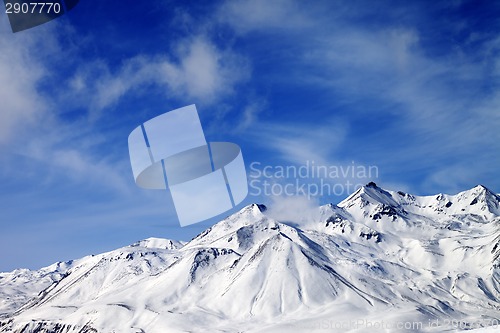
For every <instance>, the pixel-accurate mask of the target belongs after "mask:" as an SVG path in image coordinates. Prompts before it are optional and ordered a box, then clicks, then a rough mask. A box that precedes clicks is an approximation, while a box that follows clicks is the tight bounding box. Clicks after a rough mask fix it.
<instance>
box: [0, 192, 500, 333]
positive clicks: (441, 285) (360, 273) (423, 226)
mask: <svg viewBox="0 0 500 333" xmlns="http://www.w3.org/2000/svg"><path fill="white" fill-rule="evenodd" d="M266 210H267V208H266V207H265V206H263V205H257V204H253V205H250V206H247V207H245V208H243V209H242V210H241V211H240V212H238V213H236V214H234V215H232V216H230V217H228V218H226V219H225V220H222V221H221V222H219V223H217V224H215V225H214V226H212V227H211V228H209V229H208V230H206V231H204V232H203V233H201V234H200V235H198V236H197V237H195V238H194V239H192V240H191V241H190V242H188V243H183V242H178V241H172V240H165V239H156V238H151V239H147V240H143V241H140V242H137V243H135V244H133V245H131V246H128V247H124V248H121V249H117V250H114V251H111V252H108V253H103V254H100V255H96V256H89V257H85V258H82V259H79V260H74V261H71V262H65V263H56V264H54V265H52V266H49V267H46V268H43V269H41V270H39V271H28V270H16V271H13V272H10V273H1V274H0V313H2V314H1V315H0V332H19V333H20V332H27V333H28V332H54V333H63V332H64V333H66V332H80V333H85V332H99V333H101V332H106V333H108V332H120V333H129V332H130V333H138V332H147V333H155V332H161V333H165V332H455V331H462V330H470V331H471V332H477V333H488V332H497V331H500V270H499V267H500V197H499V196H498V195H496V194H494V193H493V192H491V191H490V190H488V189H487V188H485V187H483V186H477V187H474V188H472V189H470V190H468V191H464V192H461V193H458V194H457V195H445V194H438V195H434V196H426V197H419V196H414V195H411V194H408V193H403V192H393V191H387V190H384V189H382V188H380V187H378V186H377V185H376V184H374V183H370V184H368V185H366V186H364V187H362V188H361V189H359V190H358V191H357V192H355V193H353V194H352V195H351V196H349V197H348V198H347V199H345V200H344V201H342V202H341V203H339V204H338V205H332V204H330V205H325V206H321V207H318V209H317V211H316V212H315V214H314V215H315V216H314V217H312V218H308V219H303V218H301V217H297V219H296V220H287V221H277V220H274V219H272V218H271V217H270V216H269V214H267V213H266Z"/></svg>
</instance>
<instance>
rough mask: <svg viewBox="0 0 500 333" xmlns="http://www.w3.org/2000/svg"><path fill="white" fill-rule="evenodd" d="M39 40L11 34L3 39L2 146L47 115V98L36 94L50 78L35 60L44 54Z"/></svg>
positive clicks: (0, 72)
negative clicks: (43, 81) (39, 87)
mask: <svg viewBox="0 0 500 333" xmlns="http://www.w3.org/2000/svg"><path fill="white" fill-rule="evenodd" d="M38 38H41V36H40V35H39V34H38V35H37V34H30V35H14V34H12V33H10V34H8V33H4V34H2V38H0V50H1V51H0V87H1V89H0V100H1V104H2V105H1V112H0V144H6V143H8V142H9V141H10V140H12V139H13V138H14V137H15V136H16V135H17V136H19V135H20V134H21V132H20V131H22V130H23V128H24V129H28V128H30V127H31V126H34V125H36V123H37V122H38V121H40V120H41V119H42V117H44V116H45V115H46V111H47V101H46V98H45V97H44V96H42V95H41V94H40V93H39V92H38V90H37V85H38V84H39V83H40V81H41V80H42V79H43V78H44V76H46V75H47V72H46V70H45V68H44V67H43V65H41V63H40V61H39V60H38V57H37V56H36V55H37V54H38V55H41V54H44V53H45V51H44V50H43V45H41V43H40V42H38V41H37V39H38ZM48 38H50V37H48ZM22 133H24V131H22Z"/></svg>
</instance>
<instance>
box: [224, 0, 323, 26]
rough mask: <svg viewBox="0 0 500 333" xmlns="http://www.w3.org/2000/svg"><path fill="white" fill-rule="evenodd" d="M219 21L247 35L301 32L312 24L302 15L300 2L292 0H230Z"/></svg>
mask: <svg viewBox="0 0 500 333" xmlns="http://www.w3.org/2000/svg"><path fill="white" fill-rule="evenodd" d="M218 19H219V20H220V21H221V22H225V23H228V24H230V25H231V26H232V27H233V28H234V29H235V30H236V31H239V32H242V33H247V32H250V31H254V30H259V31H266V30H268V29H280V30H282V29H283V30H289V29H293V30H300V29H303V28H305V27H308V26H310V25H311V24H312V22H313V20H312V19H311V18H310V17H307V16H305V15H302V5H301V3H300V2H297V1H291V0H275V1H266V0H230V1H226V2H225V3H224V4H223V5H222V6H221V7H220V9H219V12H218Z"/></svg>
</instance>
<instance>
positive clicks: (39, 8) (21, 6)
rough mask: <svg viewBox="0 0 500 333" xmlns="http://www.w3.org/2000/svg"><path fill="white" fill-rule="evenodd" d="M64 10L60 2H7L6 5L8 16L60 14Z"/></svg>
mask: <svg viewBox="0 0 500 333" xmlns="http://www.w3.org/2000/svg"><path fill="white" fill-rule="evenodd" d="M62 10H63V9H62V8H61V4H60V3H58V2H24V3H9V2H7V3H6V4H5V13H7V14H59V13H60V12H61V11H62Z"/></svg>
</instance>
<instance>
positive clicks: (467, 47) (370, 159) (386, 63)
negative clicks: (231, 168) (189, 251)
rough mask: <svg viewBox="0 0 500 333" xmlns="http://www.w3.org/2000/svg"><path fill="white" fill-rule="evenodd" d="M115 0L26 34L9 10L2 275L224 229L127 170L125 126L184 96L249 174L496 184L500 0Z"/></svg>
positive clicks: (0, 145)
mask: <svg viewBox="0 0 500 333" xmlns="http://www.w3.org/2000/svg"><path fill="white" fill-rule="evenodd" d="M117 4H118V3H117V2H112V1H97V2H96V1H85V0H82V1H80V3H79V5H78V6H77V7H75V8H74V9H73V10H72V11H71V12H69V13H68V14H66V15H64V16H63V17H61V18H59V19H57V20H54V21H52V22H49V23H47V24H44V25H42V26H39V27H36V28H33V29H30V30H27V31H24V32H19V33H16V34H13V33H12V32H11V30H10V27H9V25H8V20H7V17H6V15H5V14H2V15H0V87H1V89H0V101H1V104H0V110H1V111H0V152H1V154H0V230H1V232H0V253H1V255H0V271H7V270H12V269H14V268H17V267H27V268H39V267H42V266H45V265H48V264H51V263H52V262H55V261H59V260H68V259H72V258H78V257H81V256H84V255H87V254H95V253H99V252H102V251H106V250H112V249H114V248H117V247H119V246H125V245H127V244H130V243H132V242H134V241H136V240H139V239H143V238H146V237H151V236H155V237H165V238H173V239H182V240H189V239H190V238H192V237H193V236H195V235H196V234H197V233H199V232H201V231H202V230H204V229H205V228H207V227H208V226H210V225H211V224H213V223H214V222H215V221H214V220H210V221H207V222H204V223H200V224H195V225H193V226H190V227H185V228H181V227H179V224H178V221H177V217H176V215H175V209H174V207H173V204H172V200H171V197H170V194H169V193H168V192H166V191H146V190H142V189H140V188H138V187H136V186H135V183H134V180H133V177H132V172H131V168H130V165H129V157H128V148H127V137H128V135H129V133H130V132H131V131H132V130H133V129H134V128H135V127H136V126H138V125H139V124H141V123H143V122H144V121H146V120H148V119H151V118H153V117H155V116H157V115H159V114H162V113H164V112H167V111H169V110H172V109H175V108H178V107H182V106H186V105H189V104H196V105H197V108H198V112H199V114H200V118H201V121H202V124H203V127H204V130H205V135H206V138H207V140H208V141H230V142H235V143H237V144H239V145H240V146H241V148H242V151H243V156H244V159H245V163H246V165H247V168H248V169H249V166H250V164H251V163H252V162H259V163H261V164H260V165H261V166H265V165H271V166H279V165H281V166H300V165H304V164H305V163H306V162H307V161H315V163H317V164H319V165H327V166H349V165H353V164H355V165H359V166H370V165H371V166H376V167H377V168H378V174H377V177H371V178H370V179H361V180H360V181H363V182H364V181H366V182H367V181H369V180H375V181H376V182H377V184H379V185H381V186H383V187H385V188H388V189H393V190H403V191H408V192H411V193H413V194H418V195H428V194H435V193H439V192H444V193H450V194H453V193H457V192H459V191H462V190H465V189H468V188H471V187H473V186H475V185H477V184H484V185H485V186H487V187H489V188H490V189H492V190H493V191H496V192H500V178H499V177H498V170H499V167H500V131H499V128H500V89H499V88H500V87H499V86H500V58H499V52H500V34H499V31H500V19H499V18H500V3H498V2H494V1H448V2H446V1H443V2H439V3H434V2H429V1H427V2H423V1H415V2H412V3H410V2H406V1H404V2H402V1H315V2H303V1H291V0H276V1H239V0H236V1H215V2H210V3H208V4H207V3H205V2H198V1H147V2H139V1H120V3H119V5H117ZM277 181H283V180H277ZM330 181H334V182H341V183H342V182H343V181H345V179H334V180H331V179H330ZM345 192H346V193H342V194H341V195H332V196H328V197H325V196H323V197H319V198H314V200H315V203H326V202H334V203H337V202H339V201H340V200H341V199H342V198H344V197H346V196H347V195H348V194H349V193H347V192H348V191H345ZM273 200H274V201H276V198H270V197H267V196H263V195H261V196H249V197H248V198H247V199H246V200H245V202H244V203H245V204H248V203H251V202H255V201H257V202H272V201H273Z"/></svg>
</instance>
